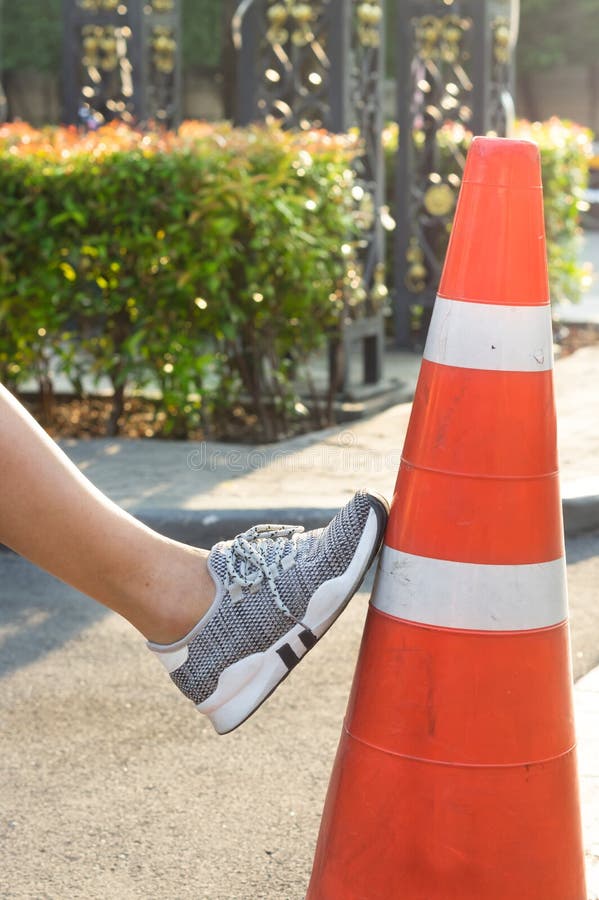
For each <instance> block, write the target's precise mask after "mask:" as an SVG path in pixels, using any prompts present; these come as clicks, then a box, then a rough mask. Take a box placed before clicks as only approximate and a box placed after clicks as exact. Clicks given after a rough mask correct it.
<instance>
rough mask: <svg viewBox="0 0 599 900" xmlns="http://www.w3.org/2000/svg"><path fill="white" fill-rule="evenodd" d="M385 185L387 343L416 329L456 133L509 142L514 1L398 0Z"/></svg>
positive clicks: (441, 228) (454, 174)
mask: <svg viewBox="0 0 599 900" xmlns="http://www.w3.org/2000/svg"><path fill="white" fill-rule="evenodd" d="M396 12H397V17H396V36H397V104H398V117H397V118H398V123H399V149H398V153H397V160H396V177H395V185H394V193H395V209H394V216H395V220H396V223H397V228H396V234H395V247H394V305H395V323H396V329H395V333H396V339H397V342H398V344H400V345H403V346H409V345H410V344H411V343H412V339H413V327H412V326H413V322H412V319H413V313H414V309H420V310H421V311H423V312H422V314H421V325H422V330H423V331H424V330H425V329H426V325H427V323H428V318H429V317H430V311H431V309H432V304H433V302H434V298H435V293H436V289H437V285H438V282H439V278H440V274H441V266H442V263H443V258H444V256H445V247H446V244H447V239H448V235H449V230H450V228H451V222H452V219H453V212H454V206H455V201H456V199H457V194H458V190H459V186H460V176H461V172H462V169H463V166H464V162H465V159H464V145H463V143H462V142H461V141H460V133H459V132H460V129H467V130H468V131H472V132H474V133H475V134H486V133H489V132H492V133H495V134H497V135H500V136H505V135H506V134H508V133H509V130H510V126H511V121H512V119H513V101H512V94H513V72H514V67H513V50H514V47H515V42H516V28H517V23H518V16H519V9H518V3H517V2H516V0H399V2H397V6H396Z"/></svg>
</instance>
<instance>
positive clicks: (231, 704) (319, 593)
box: [196, 494, 389, 734]
mask: <svg viewBox="0 0 599 900" xmlns="http://www.w3.org/2000/svg"><path fill="white" fill-rule="evenodd" d="M369 497H370V502H371V509H370V513H369V516H368V518H367V520H366V525H365V526H364V531H363V532H362V536H361V538H360V541H359V543H358V546H357V548H356V552H355V553H354V556H353V558H352V560H351V562H350V564H349V566H348V567H347V569H346V570H345V572H344V573H343V574H342V575H339V576H337V577H336V578H331V579H329V580H328V581H325V582H324V583H323V584H321V585H320V587H319V588H317V590H316V591H315V592H314V594H313V595H312V597H311V599H310V602H309V603H308V607H307V609H306V614H305V616H304V617H303V621H302V624H298V625H294V626H293V628H291V629H290V630H289V631H288V632H286V633H285V634H284V635H283V636H282V637H281V638H280V639H279V640H278V641H277V642H276V643H275V644H272V645H271V646H270V647H269V648H268V649H267V650H265V651H264V652H262V653H254V654H252V655H251V656H247V657H245V658H244V659H241V660H239V661H238V662H236V663H233V665H231V666H229V667H228V668H227V669H225V671H224V672H223V673H222V674H221V676H220V678H219V682H218V686H217V688H216V690H215V691H214V692H213V693H212V694H211V695H210V697H208V698H207V699H206V700H204V701H203V702H202V703H199V704H197V705H196V709H197V710H198V712H201V713H203V714H204V715H206V716H208V718H209V719H210V721H211V722H212V725H213V726H214V728H215V730H216V731H217V732H218V734H228V733H229V732H231V731H234V730H235V729H236V728H238V727H239V726H240V725H242V724H243V723H244V722H245V721H246V720H247V719H248V718H249V717H250V716H251V715H253V713H255V712H256V710H258V709H259V708H260V707H261V706H262V704H263V703H265V702H266V700H268V698H269V697H270V695H271V694H272V693H273V692H274V691H275V690H276V689H277V688H278V686H279V685H280V684H282V682H283V681H285V679H286V678H287V676H288V675H289V674H290V673H291V672H292V671H293V669H294V668H295V666H296V665H297V663H298V662H300V660H301V659H303V657H304V656H305V655H306V654H307V653H308V651H309V650H311V649H312V647H314V646H315V645H316V644H317V643H318V641H319V640H320V638H321V637H322V636H323V635H324V634H326V632H327V631H328V630H329V628H330V627H331V625H332V624H333V623H334V622H335V620H336V619H337V618H338V617H339V616H340V615H341V613H342V612H343V610H344V609H345V607H346V606H347V604H348V603H349V601H350V600H351V598H352V597H353V596H354V594H355V593H356V591H358V590H359V588H360V585H361V584H362V582H363V581H364V578H365V577H366V573H367V572H368V569H369V568H370V566H371V565H372V562H373V561H374V559H375V557H376V555H377V553H378V551H379V549H380V546H381V543H382V540H383V535H384V532H385V526H386V523H387V517H388V513H389V507H388V504H387V501H386V500H385V499H384V497H381V496H379V495H378V494H369Z"/></svg>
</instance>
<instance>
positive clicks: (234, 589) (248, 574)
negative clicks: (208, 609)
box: [224, 525, 304, 620]
mask: <svg viewBox="0 0 599 900" xmlns="http://www.w3.org/2000/svg"><path fill="white" fill-rule="evenodd" d="M303 530H304V528H303V525H254V527H253V528H250V529H248V531H244V532H243V533H242V534H238V535H237V537H236V538H235V539H234V540H233V541H232V542H231V544H230V546H229V547H227V549H226V550H225V551H224V555H225V559H226V563H227V580H226V584H225V586H226V588H227V589H228V591H229V593H230V595H231V600H232V602H233V603H239V602H241V601H242V600H243V599H244V589H249V592H250V594H255V593H256V592H257V591H258V590H259V589H260V587H261V586H262V585H263V584H267V585H268V587H269V588H270V590H271V591H272V594H273V597H274V599H275V602H276V604H277V606H278V607H279V609H280V610H281V611H282V612H284V613H285V615H287V616H289V617H290V618H291V619H294V620H295V616H294V615H293V614H292V613H291V612H290V610H289V609H288V608H287V606H286V605H285V604H284V603H283V600H282V598H281V595H280V593H279V589H278V587H277V584H276V581H275V579H276V578H278V577H279V575H282V574H283V572H287V571H288V570H289V569H291V568H292V566H294V565H295V559H296V556H297V545H296V542H295V540H294V537H295V536H296V535H298V534H301V532H303ZM290 540H291V549H290V550H289V549H288V548H289V543H290ZM267 553H268V555H269V556H270V557H271V559H270V562H268V561H267ZM284 554H285V555H284Z"/></svg>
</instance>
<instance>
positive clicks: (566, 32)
mask: <svg viewBox="0 0 599 900" xmlns="http://www.w3.org/2000/svg"><path fill="white" fill-rule="evenodd" d="M598 47H599V15H598V10H597V0H568V2H567V3H566V2H564V0H521V11H520V35H519V39H518V48H517V66H518V73H519V81H520V87H521V89H522V93H523V95H524V98H525V102H526V104H527V106H528V107H529V109H528V113H529V115H531V116H532V117H535V98H534V92H533V89H532V80H531V75H532V74H533V73H535V72H542V71H544V70H545V71H546V70H548V69H552V68H555V67H556V66H563V65H579V66H580V65H582V66H585V67H586V68H587V69H588V72H589V80H590V84H591V89H592V91H593V93H594V96H595V98H596V101H597V100H598V99H599V96H598V95H599V66H598V63H597V56H598V53H597V48H598Z"/></svg>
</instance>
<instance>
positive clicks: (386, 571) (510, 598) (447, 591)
mask: <svg viewBox="0 0 599 900" xmlns="http://www.w3.org/2000/svg"><path fill="white" fill-rule="evenodd" d="M371 602H372V604H373V606H375V607H376V608H377V609H380V610H381V611H382V612H385V613H388V614H389V615H391V616H395V617H396V618H398V619H406V620H407V621H410V622H420V623H422V624H428V625H438V626H440V627H442V628H465V629H473V630H480V631H525V630H527V629H530V628H545V627H547V626H549V625H556V624H558V623H559V622H563V621H564V619H565V618H566V617H567V614H568V595H567V588H566V564H565V560H564V559H563V557H562V558H560V559H555V560H552V561H551V562H545V563H534V564H532V565H518V566H497V565H479V564H477V563H464V562H451V561H449V560H445V559H429V558H428V557H425V556H414V555H413V554H411V553H403V552H402V551H400V550H394V549H393V548H392V547H388V546H384V547H383V551H382V553H381V558H380V562H379V567H378V572H377V577H376V582H375V585H374V590H373V594H372V601H371Z"/></svg>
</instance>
